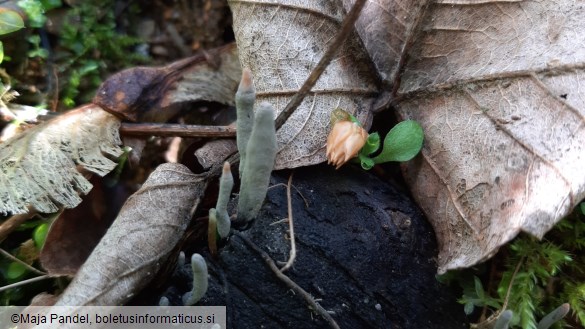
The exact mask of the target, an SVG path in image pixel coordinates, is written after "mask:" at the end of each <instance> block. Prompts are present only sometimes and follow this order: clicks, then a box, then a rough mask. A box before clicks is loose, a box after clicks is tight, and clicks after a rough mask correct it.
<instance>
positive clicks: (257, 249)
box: [234, 231, 339, 329]
mask: <svg viewBox="0 0 585 329" xmlns="http://www.w3.org/2000/svg"><path fill="white" fill-rule="evenodd" d="M234 235H236V236H237V237H239V238H240V239H242V241H244V243H246V245H247V246H248V247H250V248H251V249H252V250H254V251H255V252H256V253H258V254H259V255H260V256H261V257H262V259H263V260H264V262H265V263H266V265H268V267H269V268H270V269H271V270H272V272H274V274H275V275H276V277H277V278H278V279H279V280H281V281H282V282H284V283H285V284H286V286H287V287H289V288H290V289H292V290H293V291H294V292H295V293H297V294H299V295H300V296H301V297H303V299H304V300H305V301H306V302H307V304H309V305H310V306H311V308H312V309H313V310H314V311H315V312H316V313H317V314H319V315H320V316H322V317H323V319H325V321H327V323H329V326H330V327H331V328H335V329H339V325H338V324H337V322H335V320H334V319H333V318H332V317H331V315H330V314H329V312H327V310H325V309H324V308H323V306H321V305H319V303H317V302H316V301H315V299H314V298H313V297H312V296H311V295H310V294H309V293H308V292H306V291H305V290H304V289H303V288H301V287H300V286H299V285H298V284H296V283H295V282H294V281H293V280H291V279H290V278H289V277H288V276H286V274H284V273H282V272H281V271H280V270H279V269H278V267H277V266H276V264H275V263H274V261H273V260H272V258H270V256H269V255H268V254H267V253H266V252H264V250H262V249H260V247H258V246H257V245H256V244H255V243H254V242H252V240H250V239H249V238H248V237H246V236H245V235H243V234H242V233H240V232H237V231H234Z"/></svg>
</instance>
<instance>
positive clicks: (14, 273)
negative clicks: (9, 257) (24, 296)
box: [6, 262, 26, 280]
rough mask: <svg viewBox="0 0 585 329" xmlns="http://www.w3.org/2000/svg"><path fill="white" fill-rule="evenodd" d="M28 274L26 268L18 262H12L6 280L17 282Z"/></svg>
mask: <svg viewBox="0 0 585 329" xmlns="http://www.w3.org/2000/svg"><path fill="white" fill-rule="evenodd" d="M25 273H26V267H25V266H24V265H22V264H21V263H18V262H12V263H10V265H8V269H7V270H6V278H7V279H8V280H16V279H19V278H21V277H22V276H23V275H24V274H25Z"/></svg>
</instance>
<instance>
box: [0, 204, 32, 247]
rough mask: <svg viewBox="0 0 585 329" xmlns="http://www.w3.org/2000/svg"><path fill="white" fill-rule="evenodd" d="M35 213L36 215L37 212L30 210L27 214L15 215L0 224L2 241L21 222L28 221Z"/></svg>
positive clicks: (0, 240)
mask: <svg viewBox="0 0 585 329" xmlns="http://www.w3.org/2000/svg"><path fill="white" fill-rule="evenodd" d="M34 215H36V212H31V211H29V212H28V213H26V214H18V215H13V216H11V217H10V218H8V219H7V220H5V221H4V222H3V223H2V224H0V242H2V241H4V239H6V237H8V235H9V234H10V233H12V231H14V230H15V229H16V228H18V227H19V226H20V224H22V223H24V222H26V221H27V220H29V219H30V218H32V217H33V216H34Z"/></svg>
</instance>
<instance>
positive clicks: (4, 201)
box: [0, 105, 122, 214]
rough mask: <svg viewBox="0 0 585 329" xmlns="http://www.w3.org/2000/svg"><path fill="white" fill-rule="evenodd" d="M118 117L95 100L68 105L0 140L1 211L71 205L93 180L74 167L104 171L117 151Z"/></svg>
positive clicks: (50, 208)
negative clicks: (64, 110)
mask: <svg viewBox="0 0 585 329" xmlns="http://www.w3.org/2000/svg"><path fill="white" fill-rule="evenodd" d="M119 126H120V120H119V119H117V118H116V117H115V116H113V115H111V114H109V113H107V112H105V111H103V110H102V109H100V108H99V107H97V106H95V105H88V106H84V107H82V108H79V109H77V110H73V111H70V112H68V113H66V114H63V115H61V116H59V117H58V118H56V119H53V120H51V121H48V122H46V123H43V124H41V125H39V126H37V127H35V128H32V129H30V130H27V131H26V132H24V133H22V134H19V135H17V136H15V137H13V138H11V139H9V140H7V141H6V142H4V143H2V144H0V172H1V173H2V174H1V175H0V213H4V214H6V213H13V214H20V213H26V212H27V211H28V208H29V207H32V208H34V209H36V210H37V211H39V212H44V213H50V212H55V211H57V210H58V209H59V207H61V206H62V207H65V208H73V207H75V206H77V205H78V204H79V202H81V198H80V197H79V193H81V194H87V193H88V192H89V190H90V189H91V187H92V185H91V184H90V183H89V182H88V181H87V179H86V178H85V177H84V175H83V174H82V173H80V172H79V170H78V169H80V170H83V171H86V172H91V173H94V174H98V175H100V176H104V175H105V174H107V173H109V172H110V171H111V170H112V169H114V167H115V166H116V163H115V162H114V161H112V160H111V159H110V158H117V157H118V156H120V155H121V154H122V150H121V149H120V147H119V145H120V144H121V141H120V137H119V135H118V128H119Z"/></svg>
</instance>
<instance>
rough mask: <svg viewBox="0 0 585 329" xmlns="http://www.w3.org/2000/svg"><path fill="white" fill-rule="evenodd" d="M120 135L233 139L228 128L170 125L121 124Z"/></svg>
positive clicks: (232, 131)
mask: <svg viewBox="0 0 585 329" xmlns="http://www.w3.org/2000/svg"><path fill="white" fill-rule="evenodd" d="M120 134H122V135H126V136H163V137H166V136H173V137H235V136H236V128H235V127H230V126H200V125H182V124H171V123H126V122H124V123H122V126H121V127H120Z"/></svg>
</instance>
